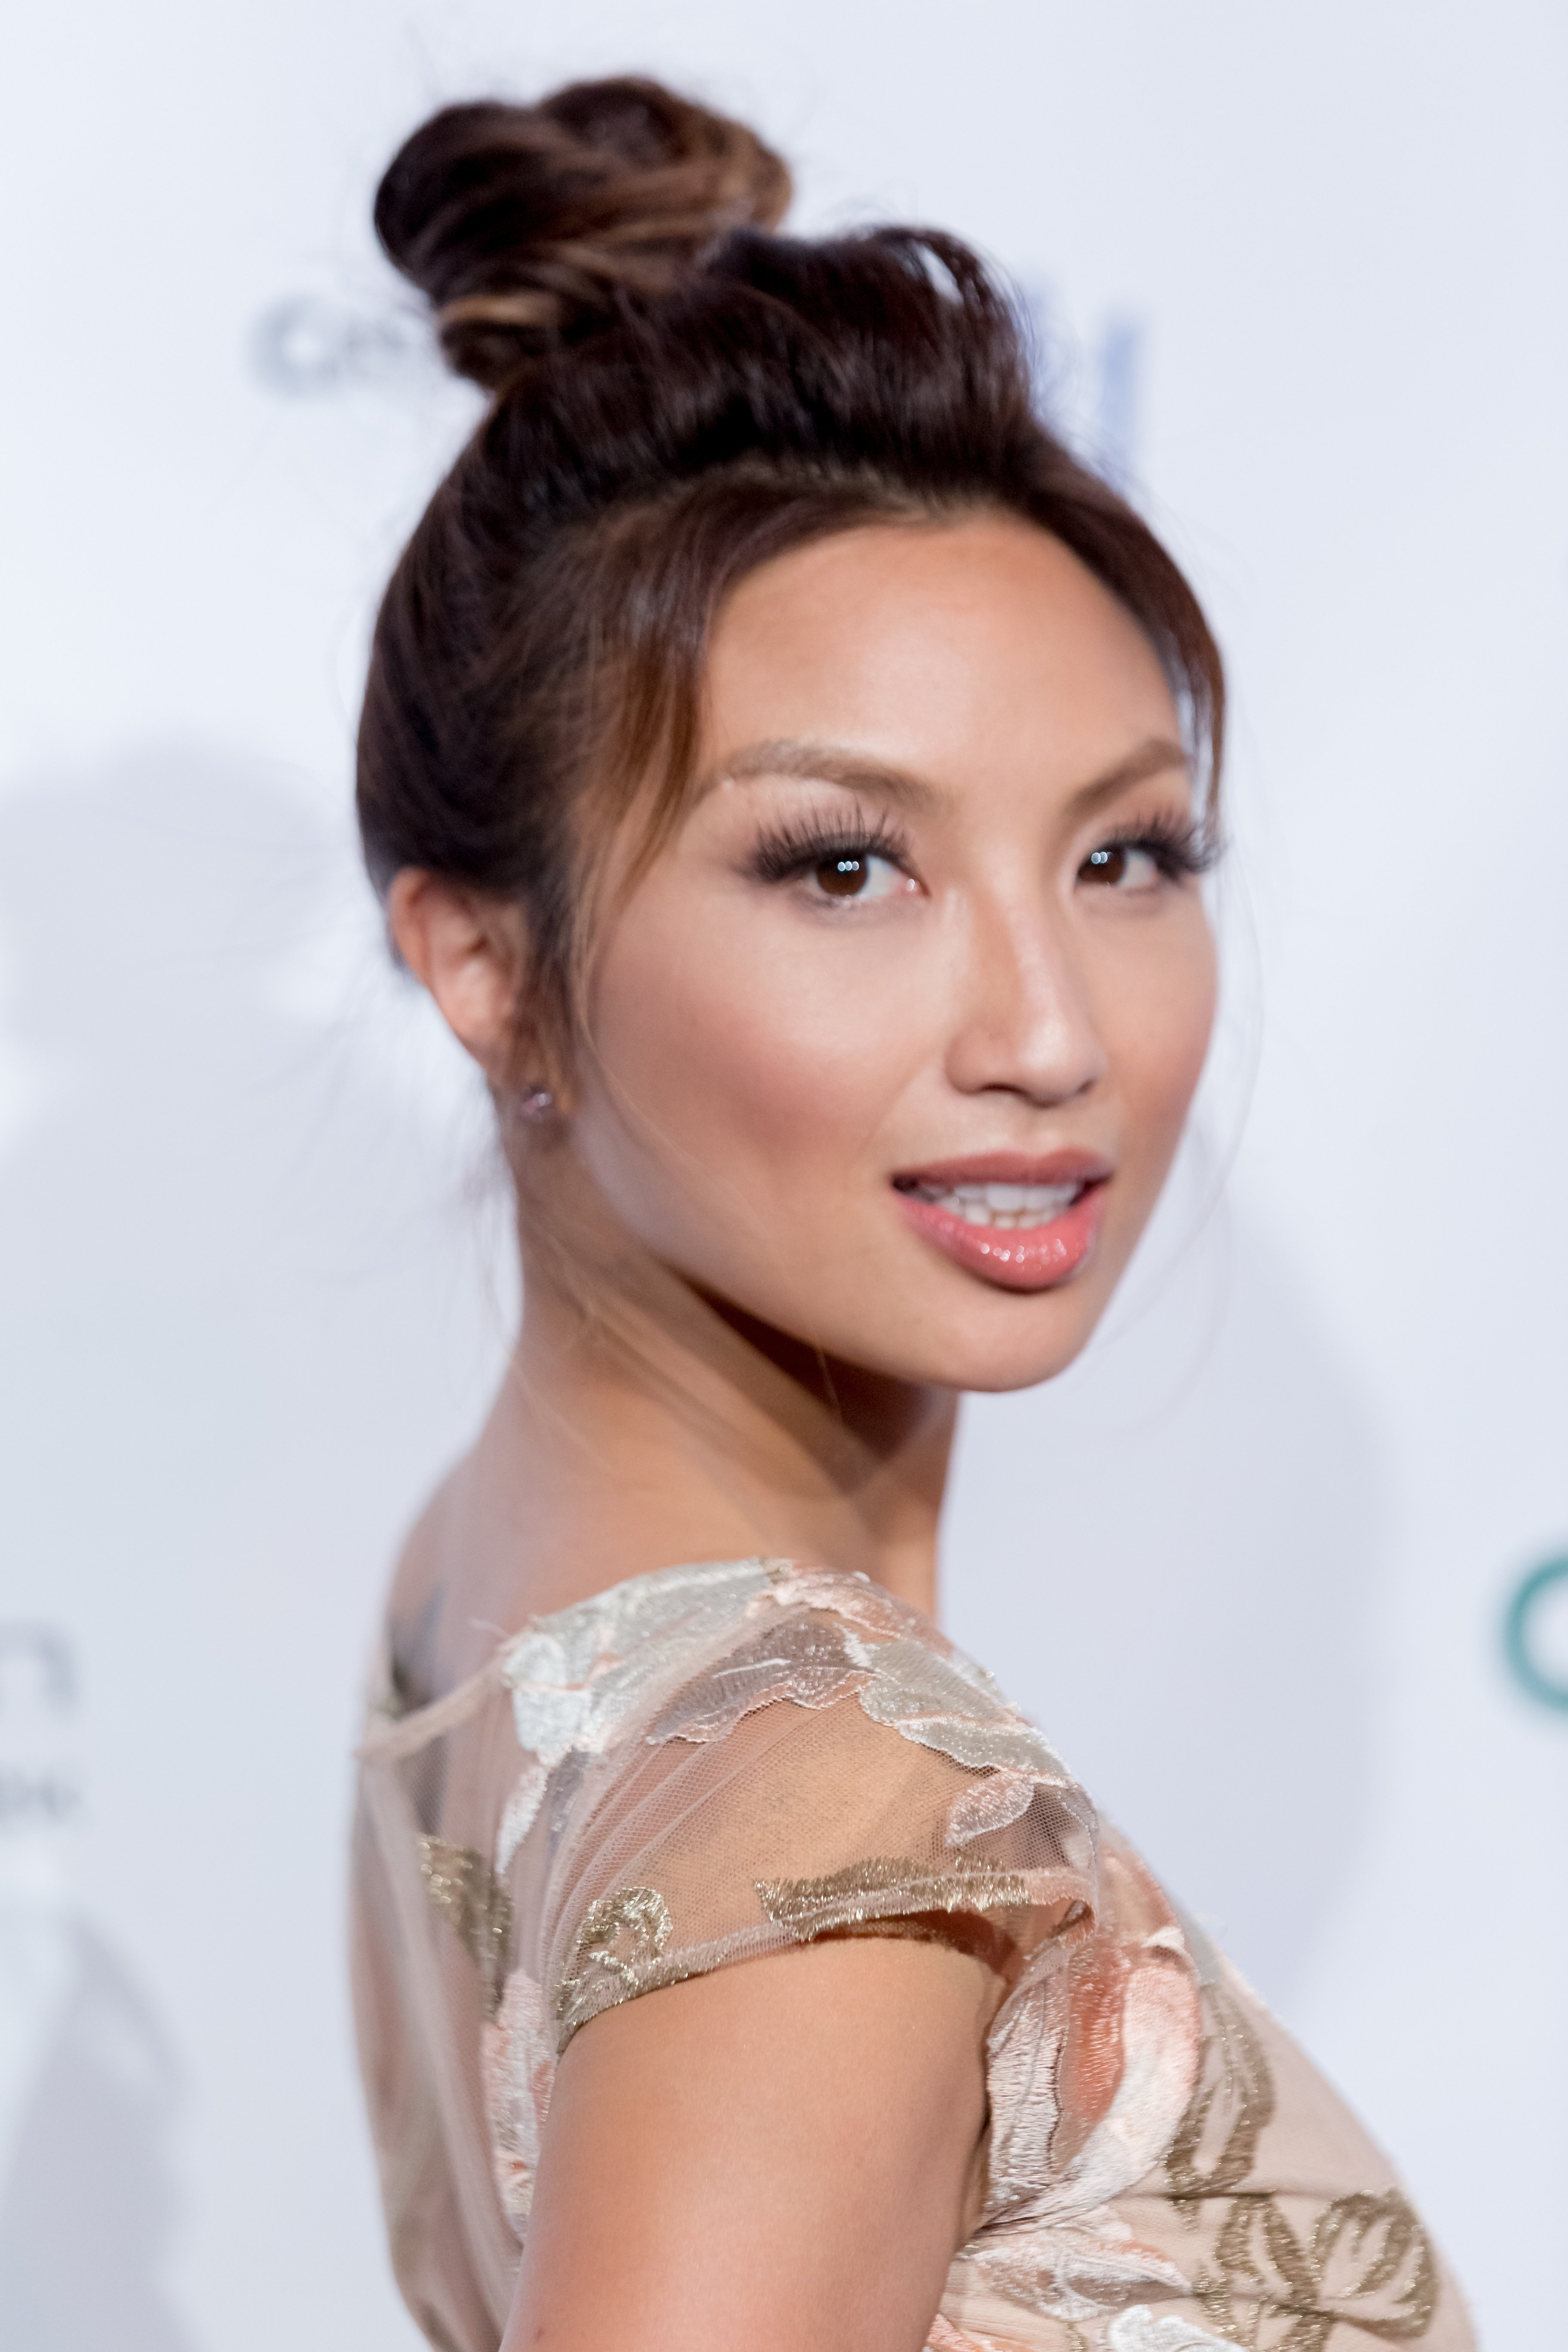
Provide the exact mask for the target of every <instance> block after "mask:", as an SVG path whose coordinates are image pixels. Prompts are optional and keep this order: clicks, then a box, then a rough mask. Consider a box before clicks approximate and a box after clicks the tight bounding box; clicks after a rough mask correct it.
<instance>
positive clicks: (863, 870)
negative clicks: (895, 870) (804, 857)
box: [812, 856, 871, 898]
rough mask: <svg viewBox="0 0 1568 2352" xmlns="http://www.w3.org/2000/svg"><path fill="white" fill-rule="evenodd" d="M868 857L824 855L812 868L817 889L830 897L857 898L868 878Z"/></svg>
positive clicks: (869, 862) (869, 863) (869, 864)
mask: <svg viewBox="0 0 1568 2352" xmlns="http://www.w3.org/2000/svg"><path fill="white" fill-rule="evenodd" d="M870 866H871V861H870V859H869V858H868V857H853V856H851V857H825V858H824V859H823V861H822V863H821V865H820V866H815V867H814V868H813V869H812V870H813V873H814V875H815V877H816V886H817V888H818V889H819V890H825V891H826V893H827V896H828V897H829V898H858V897H859V895H860V893H861V891H862V890H864V888H865V887H866V884H867V882H868V879H869V875H870Z"/></svg>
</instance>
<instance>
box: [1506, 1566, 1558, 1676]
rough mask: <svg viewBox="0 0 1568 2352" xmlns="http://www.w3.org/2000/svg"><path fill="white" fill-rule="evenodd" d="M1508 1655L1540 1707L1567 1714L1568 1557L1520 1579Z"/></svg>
mask: <svg viewBox="0 0 1568 2352" xmlns="http://www.w3.org/2000/svg"><path fill="white" fill-rule="evenodd" d="M1502 1641H1503V1654H1504V1655H1505V1656H1506V1658H1507V1660H1508V1664H1509V1669H1510V1673H1511V1674H1512V1675H1513V1678H1514V1680H1515V1682H1517V1683H1518V1684H1519V1685H1520V1687H1521V1690H1523V1691H1525V1692H1527V1693H1528V1694H1529V1696H1531V1698H1532V1699H1534V1701H1535V1702H1536V1704H1537V1706H1549V1707H1552V1708H1555V1709H1556V1710H1557V1711H1558V1712H1560V1713H1562V1714H1568V1553H1563V1554H1562V1555H1561V1556H1560V1557H1559V1558H1557V1559H1543V1560H1542V1563H1541V1566H1540V1567H1539V1568H1533V1569H1531V1571H1530V1574H1529V1575H1528V1576H1527V1577H1525V1578H1523V1580H1521V1583H1520V1586H1519V1589H1518V1591H1516V1592H1515V1594H1514V1596H1513V1598H1512V1600H1511V1601H1510V1602H1509V1605H1508V1612H1507V1614H1506V1615H1505V1617H1504V1619H1503V1631H1502Z"/></svg>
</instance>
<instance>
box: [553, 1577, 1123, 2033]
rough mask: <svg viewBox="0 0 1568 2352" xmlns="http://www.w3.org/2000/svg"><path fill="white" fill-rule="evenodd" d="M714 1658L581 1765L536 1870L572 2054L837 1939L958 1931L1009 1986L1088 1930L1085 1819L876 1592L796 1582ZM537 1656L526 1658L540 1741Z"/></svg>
mask: <svg viewBox="0 0 1568 2352" xmlns="http://www.w3.org/2000/svg"><path fill="white" fill-rule="evenodd" d="M700 1652H705V1653H706V1654H698V1655H696V1656H692V1655H690V1654H688V1656H687V1658H686V1660H685V1662H684V1670H678V1672H677V1674H676V1675H675V1676H673V1677H670V1678H666V1679H665V1681H664V1684H663V1686H662V1687H661V1686H657V1685H656V1686H653V1687H650V1688H649V1689H647V1691H646V1693H645V1694H644V1695H643V1696H644V1704H642V1705H639V1706H634V1707H633V1708H632V1709H631V1711H630V1713H629V1714H628V1716H627V1717H626V1719H625V1720H624V1721H623V1723H622V1724H621V1725H620V1726H619V1727H618V1730H617V1733H616V1735H615V1736H613V1737H612V1738H610V1739H609V1741H608V1742H607V1743H606V1747H605V1752H604V1753H603V1755H602V1756H600V1757H595V1756H594V1755H593V1753H592V1751H580V1755H581V1761H580V1763H579V1764H578V1766H577V1769H576V1771H575V1773H574V1779H575V1780H576V1786H575V1788H574V1790H571V1792H570V1794H569V1795H568V1796H566V1798H565V1801H564V1802H563V1804H562V1805H560V1806H559V1808H558V1811H559V1814H560V1816H561V1822H560V1828H559V1831H558V1832H556V1833H555V1836H554V1839H553V1843H552V1851H550V1852H549V1854H548V1861H546V1856H545V1854H544V1853H540V1854H539V1855H538V1857H537V1858H536V1860H535V1867H536V1868H541V1869H542V1871H543V1872H544V1874H545V1884H544V1885H542V1888H541V1894H542V1899H540V1900H536V1901H530V1902H525V1903H524V1905H523V1906H522V1907H523V1910H524V1912H525V1913H526V1914H527V1916H529V1917H530V1918H531V1920H532V1921H534V1922H536V1923H537V1927H536V1934H535V1936H534V1937H531V1938H530V1939H529V1944H528V1947H527V1948H525V1949H523V1950H521V1951H520V1954H519V1958H520V1961H521V1964H522V1965H523V1966H525V1967H528V1968H529V1971H530V1974H531V1975H532V1976H533V1978H534V1979H535V1981H536V1982H537V1983H538V1985H539V1986H540V1988H541V1990H542V1996H543V1999H544V2003H545V2006H546V2008H547V2010H548V2012H549V2015H550V2017H551V2018H552V2021H553V2023H554V2027H555V2032H556V2042H557V2048H558V2050H561V2049H564V2048H565V2046H566V2043H567V2042H569V2041H570V2039H571V2037H572V2035H573V2034H574V2033H575V2032H578V2031H579V2030H580V2029H581V2028H582V2027H583V2026H584V2024H586V2023H587V2021H589V2020H590V2019H591V2018H593V2017H595V2016H596V2015H597V2014H598V2012H599V2011H601V2010H604V2009H606V2008H609V2007H611V2006H612V2005H613V2004H615V2003H616V2002H619V2001H624V2000H630V1999H632V1998H634V1997H635V1996H637V1995H638V1994H640V1993H645V1992H648V1991H651V1990H654V1989H656V1988H657V1987H658V1986H661V1985H666V1984H671V1983H674V1982H676V1981H678V1980H679V1979H681V1978H684V1977H690V1976H695V1975H699V1974H700V1973H702V1972H704V1971H706V1970H709V1969H715V1968H721V1967H724V1966H726V1965H728V1964H729V1963H731V1962H732V1961H735V1960H741V1959H749V1958H754V1957H756V1956H757V1955H759V1954H762V1953H765V1952H769V1951H776V1950H779V1949H782V1948H785V1947H787V1946H788V1945H791V1944H795V1943H802V1942H809V1941H811V1940H813V1939H814V1938H816V1937H822V1936H841V1935H846V1934H854V1933H865V1932H881V1933H889V1932H892V1933H898V1932H906V1933H909V1934H910V1935H933V1934H935V1935H943V1936H947V1937H952V1938H953V1939H954V1940H958V1941H962V1942H964V1943H966V1944H968V1945H970V1946H971V1947H972V1948H974V1949H976V1950H977V1951H979V1952H980V1953H981V1954H982V1955H983V1956H984V1958H987V1959H988V1960H989V1961H990V1962H991V1964H992V1965H993V1966H994V1968H995V1969H997V1970H998V1972H999V1973H1000V1974H1001V1975H1002V1976H1003V1977H1004V1978H1005V1979H1007V1980H1008V1982H1009V1984H1010V1985H1011V1984H1016V1983H1017V1982H1019V1981H1021V1980H1022V1979H1023V1978H1024V1977H1025V1976H1026V1974H1027V1973H1028V1970H1029V1967H1030V1963H1031V1960H1032V1958H1033V1957H1034V1955H1035V1954H1036V1953H1037V1951H1038V1950H1039V1949H1040V1948H1041V1947H1042V1946H1043V1945H1044V1944H1046V1943H1047V1942H1049V1941H1050V1940H1051V1939H1052V1938H1054V1937H1058V1936H1060V1935H1062V1934H1064V1933H1068V1934H1070V1933H1071V1932H1072V1931H1073V1930H1074V1929H1075V1928H1077V1929H1079V1931H1080V1932H1081V1931H1082V1930H1083V1929H1084V1928H1085V1927H1087V1926H1088V1923H1089V1919H1090V1916H1091V1914H1092V1908H1093V1896H1094V1885H1095V1854H1094V1838H1093V1822H1092V1817H1091V1815H1090V1814H1089V1808H1088V1806H1087V1804H1086V1803H1085V1802H1084V1801H1083V1800H1082V1799H1081V1797H1080V1795H1079V1791H1078V1790H1077V1789H1076V1787H1075V1785H1074V1784H1073V1782H1072V1781H1071V1780H1070V1779H1069V1778H1068V1774H1067V1773H1066V1771H1065V1770H1064V1769H1063V1767H1062V1765H1061V1763H1060V1762H1059V1760H1058V1758H1057V1757H1056V1756H1055V1755H1054V1754H1053V1753H1052V1751H1051V1750H1050V1748H1048V1747H1047V1744H1046V1742H1045V1740H1044V1739H1042V1738H1041V1737H1040V1735H1039V1733H1038V1732H1037V1731H1036V1730H1035V1729H1034V1728H1033V1727H1032V1726H1030V1725H1029V1724H1028V1723H1026V1721H1025V1720H1024V1719H1023V1717H1020V1716H1019V1715H1018V1714H1017V1713H1016V1711H1015V1710H1014V1709H1013V1708H1012V1707H1010V1706H1008V1705H1007V1703H1006V1702H1005V1700H1004V1699H1003V1698H1002V1696H1001V1695H1000V1694H999V1692H998V1691H997V1690H996V1689H995V1686H994V1685H993V1684H992V1683H991V1682H990V1680H989V1678H988V1677H987V1676H985V1675H982V1674H981V1673H980V1672H979V1670H978V1669H977V1668H975V1667H973V1666H972V1665H970V1664H968V1662H967V1661H966V1660H963V1659H962V1658H961V1657H959V1656H958V1655H957V1654H956V1653H953V1652H952V1651H951V1650H950V1649H948V1647H947V1645H946V1644H945V1643H942V1640H941V1637H940V1636H939V1635H937V1634H936V1633H935V1632H934V1629H932V1628H931V1627H930V1626H929V1625H927V1624H926V1623H925V1622H924V1621H922V1620H920V1619H916V1618H913V1617H911V1615H910V1612H906V1611H904V1610H901V1609H900V1608H899V1607H898V1606H897V1604H895V1603H893V1602H891V1601H889V1599H888V1598H887V1596H886V1595H884V1594H882V1593H880V1592H879V1591H877V1589H876V1588H875V1587H873V1586H871V1585H870V1584H868V1582H866V1581H865V1580H863V1579H860V1578H854V1577H846V1576H838V1575H834V1574H830V1573H828V1572H826V1571H821V1570H818V1571H807V1572H805V1573H802V1572H797V1571H793V1570H779V1571H775V1572H774V1573H773V1576H772V1577H771V1578H769V1577H767V1576H765V1575H763V1576H762V1577H759V1579H758V1583H757V1589H756V1590H755V1591H753V1592H752V1593H751V1595H750V1596H749V1598H748V1600H747V1602H746V1605H745V1607H744V1609H743V1611H742V1612H741V1613H740V1617H739V1622H731V1623H729V1624H727V1625H725V1626H724V1627H723V1628H722V1629H721V1631H720V1632H719V1633H718V1637H717V1638H716V1639H715V1640H714V1641H713V1642H711V1643H706V1644H700ZM535 1664H536V1662H535V1661H534V1660H532V1659H531V1658H530V1657H529V1655H528V1654H527V1652H526V1650H524V1651H523V1652H522V1653H521V1654H518V1655H517V1656H515V1657H514V1659H513V1661H512V1672H513V1674H514V1676H515V1677H516V1680H515V1683H514V1688H515V1689H516V1692H517V1696H518V1711H519V1723H520V1727H521V1728H523V1729H525V1730H526V1729H527V1728H528V1727H529V1726H530V1722H531V1699H532V1697H533V1696H534V1694H533V1691H532V1690H531V1687H530V1681H529V1676H530V1673H531V1670H532V1669H533V1668H534V1666H535ZM672 1685H673V1686H672ZM546 1687H548V1685H546ZM563 1794H564V1792H563ZM543 1843H546V1845H549V1844H550V1843H551V1842H550V1841H549V1840H546V1841H544V1842H543Z"/></svg>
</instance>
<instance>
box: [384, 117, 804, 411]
mask: <svg viewBox="0 0 1568 2352" xmlns="http://www.w3.org/2000/svg"><path fill="white" fill-rule="evenodd" d="M789 198H790V182H789V173H788V172H787V171H786V170H785V168H784V164H783V163H781V162H780V161H779V158H778V157H777V156H776V155H775V154H773V152H771V150H770V149H768V148H766V147H764V146H763V142H762V141H761V140H760V139H758V138H757V137H756V136H755V135H754V134H753V133H752V131H748V130H747V129H746V127H745V125H744V124H743V123H740V122H732V121H729V120H728V119H727V117H725V116H724V115H721V114H711V113H710V112H709V111H708V110H707V109H706V108H705V107H700V106H693V105H692V104H691V103H690V102H689V100H686V99H683V98H678V97H676V95H675V94H674V92H673V91H671V90H668V89H664V88H662V87H661V85H660V84H659V83H658V82H656V81H644V80H641V79H629V78H628V79H619V80H613V81H580V82H574V83H572V84H571V85H570V87H569V88H567V89H560V90H557V91H556V92H555V93H554V94H553V96H552V97H550V98H546V99H543V100H541V102H540V103H539V105H537V106H507V105H503V104H501V103H500V102H499V101H488V102H483V103H480V104H478V105H472V106H448V107H446V108H444V109H443V110H442V111H441V112H440V113H439V114H436V115H432V117H431V118H430V121H428V122H426V123H424V124H423V125H422V126H421V127H420V129H419V130H417V131H416V132H415V133H414V135H413V137H412V138H411V139H409V140H408V141H406V142H405V144H404V145H403V146H402V147H401V148H400V149H399V151H398V152H397V153H396V155H395V156H394V158H393V160H392V163H390V164H389V165H388V167H387V171H386V175H385V177H384V179H383V181H382V184H381V186H380V188H379V189H378V190H377V192H376V199H375V230H376V235H377V236H379V238H380V239H381V242H382V245H383V246H384V248H385V250H386V252H387V254H388V255H389V256H390V257H391V259H392V260H393V262H394V263H395V265H396V267H397V268H399V269H400V270H401V271H402V272H403V274H404V276H405V278H411V279H412V280H413V282H414V284H415V285H416V286H417V287H419V288H420V289H421V290H422V291H423V293H424V294H425V295H426V298H427V299H428V300H429V301H430V303H431V304H432V306H433V307H434V309H435V312H436V322H437V330H438V331H439V333H440V337H441V342H442V347H443V349H444V350H445V352H446V354H447V359H448V360H449V361H450V362H451V363H452V365H453V367H455V368H456V369H457V371H458V373H459V374H460V375H467V376H471V377H472V378H473V380H474V381H475V383H482V384H484V385H486V386H488V387H489V388H490V389H492V390H493V389H495V388H496V387H497V386H499V385H500V384H503V383H506V382H507V381H508V379H509V378H510V377H511V376H512V375H514V374H515V373H517V371H518V369H519V368H520V367H521V365H523V364H525V363H526V362H527V361H528V360H530V359H531V358H535V357H537V356H538V355H539V354H540V353H542V352H545V351H548V350H550V349H552V347H554V346H555V345H557V344H559V343H561V342H563V341H574V340H575V339H577V338H579V337H581V336H583V335H585V334H591V333H593V332H594V331H595V330H596V329H598V328H601V327H604V326H605V325H607V324H608V323H609V322H610V321H611V320H614V319H615V318H616V316H617V315H618V314H619V313H620V312H621V311H622V310H623V309H624V308H625V306H626V304H627V303H634V304H635V303H638V302H647V301H657V300H658V298H659V297H660V296H661V295H665V294H668V293H669V292H670V291H671V290H672V289H674V288H675V287H676V286H678V285H679V283H680V281H681V279H682V278H685V277H687V276H688V275H689V273H690V271H691V269H692V268H693V266H694V264H695V262H696V259H697V257H698V256H699V255H700V253H701V252H702V251H703V249H704V247H707V246H709V245H710V244H711V243H712V242H713V240H714V238H715V237H717V236H722V234H723V233H724V231H725V230H726V229H730V228H738V227H740V226H743V225H745V224H747V223H755V224H757V225H758V226H762V227H763V228H772V227H773V226H774V224H775V223H776V222H777V221H778V220H780V219H781V218H782V217H783V215H784V208H785V206H786V205H788V203H789Z"/></svg>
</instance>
